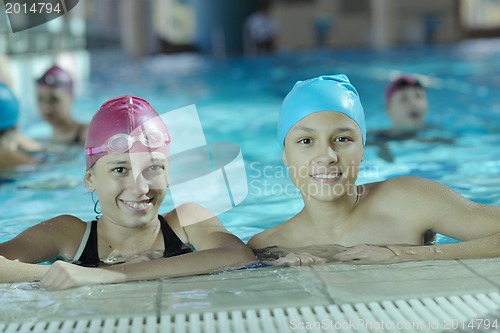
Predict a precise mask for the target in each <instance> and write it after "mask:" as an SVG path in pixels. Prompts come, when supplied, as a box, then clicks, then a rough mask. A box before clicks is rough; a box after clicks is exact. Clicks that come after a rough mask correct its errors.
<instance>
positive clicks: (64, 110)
mask: <svg viewBox="0 0 500 333" xmlns="http://www.w3.org/2000/svg"><path fill="white" fill-rule="evenodd" d="M36 87H37V102H38V111H39V113H40V115H41V116H42V118H43V119H44V120H45V121H46V122H47V123H49V124H50V126H51V127H52V131H53V133H52V141H53V142H55V143H65V144H83V143H84V142H85V138H86V136H87V128H88V126H87V124H82V123H80V122H78V121H77V120H76V119H75V118H73V116H72V115H71V111H72V108H73V93H74V92H73V79H72V77H71V75H70V74H69V73H68V72H66V71H65V70H64V69H62V68H61V67H59V66H52V67H50V68H49V69H48V70H47V71H46V72H45V73H44V74H43V75H42V76H41V77H40V78H39V79H37V80H36Z"/></svg>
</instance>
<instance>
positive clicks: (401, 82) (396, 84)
mask: <svg viewBox="0 0 500 333" xmlns="http://www.w3.org/2000/svg"><path fill="white" fill-rule="evenodd" d="M410 87H418V88H422V84H421V83H420V81H419V80H417V79H416V78H414V77H413V76H409V75H402V76H400V77H398V78H397V79H395V80H393V81H392V82H391V83H389V85H388V86H387V89H386V90H385V101H386V102H387V103H389V101H390V100H391V97H392V95H394V93H395V92H397V91H399V90H401V89H405V88H410Z"/></svg>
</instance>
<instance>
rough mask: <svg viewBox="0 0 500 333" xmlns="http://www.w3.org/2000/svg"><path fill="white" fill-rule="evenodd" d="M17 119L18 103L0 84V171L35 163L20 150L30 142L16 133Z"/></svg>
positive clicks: (35, 161) (5, 87)
mask: <svg viewBox="0 0 500 333" xmlns="http://www.w3.org/2000/svg"><path fill="white" fill-rule="evenodd" d="M18 118H19V101H18V100H17V98H16V96H15V95H14V93H13V92H12V90H10V88H9V87H8V86H7V85H6V84H5V83H0V169H11V168H15V167H18V166H21V165H26V164H34V163H37V160H36V159H34V158H32V157H31V156H29V155H27V154H25V153H23V152H22V151H21V149H20V148H21V147H20V146H22V144H23V143H31V140H30V139H27V138H24V137H22V136H21V135H19V133H18V132H17V122H18ZM25 145H26V146H27V144H25ZM32 145H33V146H34V144H32Z"/></svg>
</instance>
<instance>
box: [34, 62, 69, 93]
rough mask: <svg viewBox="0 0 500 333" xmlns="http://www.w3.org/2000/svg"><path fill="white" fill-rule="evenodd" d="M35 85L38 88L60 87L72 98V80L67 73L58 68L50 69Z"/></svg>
mask: <svg viewBox="0 0 500 333" xmlns="http://www.w3.org/2000/svg"><path fill="white" fill-rule="evenodd" d="M36 83H37V84H38V85H39V86H43V85H46V86H50V87H54V88H57V87H60V88H63V89H65V90H66V91H67V92H68V93H69V94H70V95H72V96H73V79H72V78H71V75H69V73H68V72H66V71H65V70H64V69H62V68H61V67H59V66H56V65H54V66H52V67H50V68H49V69H48V70H47V71H46V72H45V73H44V74H43V75H42V76H41V77H40V78H39V79H38V80H36Z"/></svg>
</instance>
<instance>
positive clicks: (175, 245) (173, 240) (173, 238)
mask: <svg viewBox="0 0 500 333" xmlns="http://www.w3.org/2000/svg"><path fill="white" fill-rule="evenodd" d="M158 219H159V220H160V224H161V232H162V234H163V242H164V243H165V251H164V252H163V257H165V258H167V257H173V256H178V255H180V254H184V253H189V252H193V251H192V250H191V249H190V248H189V247H188V246H187V245H186V244H184V243H183V242H182V241H181V240H180V238H179V237H178V236H177V234H176V233H175V232H174V231H173V230H172V228H170V225H168V222H167V221H166V220H165V219H164V218H163V216H161V215H158Z"/></svg>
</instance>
